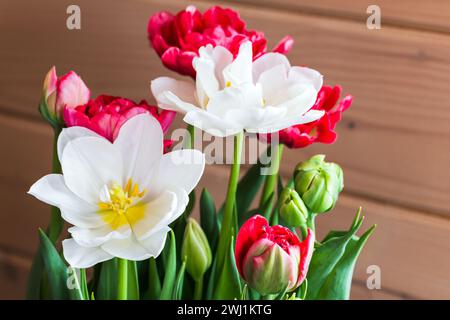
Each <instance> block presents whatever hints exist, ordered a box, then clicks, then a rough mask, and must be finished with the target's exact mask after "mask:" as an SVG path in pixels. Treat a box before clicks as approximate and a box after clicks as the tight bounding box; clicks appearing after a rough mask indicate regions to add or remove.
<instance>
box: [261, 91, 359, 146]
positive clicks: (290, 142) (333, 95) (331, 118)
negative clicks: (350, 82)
mask: <svg viewBox="0 0 450 320" xmlns="http://www.w3.org/2000/svg"><path fill="white" fill-rule="evenodd" d="M341 91H342V89H341V87H340V86H335V87H329V86H323V87H322V88H321V89H320V91H319V93H318V94H317V100H316V103H315V104H314V106H313V107H312V108H311V110H323V111H324V112H325V113H324V115H323V116H322V117H321V118H320V119H318V120H316V121H313V122H310V123H306V124H299V125H295V126H292V127H288V128H286V129H283V130H281V131H279V132H278V134H279V136H278V139H279V142H280V143H282V144H284V145H286V146H287V147H288V148H292V149H297V148H304V147H307V146H309V145H311V144H313V143H315V142H320V143H326V144H331V143H334V142H335V141H336V139H337V133H336V132H335V130H334V129H335V127H336V124H337V123H338V122H339V121H341V114H342V112H344V111H345V110H347V109H348V108H349V107H350V105H351V104H352V101H353V97H352V96H351V95H347V96H345V97H344V98H343V99H342V100H341V101H339V97H340V95H341ZM338 101H339V102H338ZM259 137H260V138H262V139H264V140H266V141H268V142H270V140H271V137H270V135H269V134H267V135H260V136H259Z"/></svg>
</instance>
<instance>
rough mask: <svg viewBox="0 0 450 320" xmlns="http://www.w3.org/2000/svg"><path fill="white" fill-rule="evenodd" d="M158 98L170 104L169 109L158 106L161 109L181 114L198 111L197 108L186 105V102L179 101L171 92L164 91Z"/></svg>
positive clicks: (189, 104)
mask: <svg viewBox="0 0 450 320" xmlns="http://www.w3.org/2000/svg"><path fill="white" fill-rule="evenodd" d="M160 98H161V99H163V100H164V101H166V102H167V103H168V104H170V107H169V108H166V107H164V106H160V107H161V108H162V109H168V110H172V111H176V112H181V113H187V112H189V111H192V110H196V109H198V107H197V106H195V105H193V104H191V103H188V102H186V101H183V100H181V99H180V98H179V97H177V96H176V95H175V94H174V93H173V92H171V91H164V92H163V93H162V94H161V95H160Z"/></svg>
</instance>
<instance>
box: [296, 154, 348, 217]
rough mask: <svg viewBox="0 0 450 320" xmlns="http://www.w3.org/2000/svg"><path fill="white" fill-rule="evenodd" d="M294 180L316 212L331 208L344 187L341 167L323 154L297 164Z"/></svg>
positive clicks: (301, 195) (307, 202)
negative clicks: (326, 160) (326, 158)
mask: <svg viewBox="0 0 450 320" xmlns="http://www.w3.org/2000/svg"><path fill="white" fill-rule="evenodd" d="M294 182H295V190H296V191H297V192H298V194H299V195H300V197H301V198H302V200H303V202H304V203H305V205H306V206H307V207H308V208H309V209H310V210H311V211H312V212H314V213H323V212H327V211H329V210H331V209H332V208H333V207H334V205H335V204H336V201H337V199H338V196H339V193H340V192H341V191H342V189H343V188H344V176H343V172H342V169H341V167H340V166H338V165H337V164H335V163H332V162H325V156H324V155H321V154H320V155H315V156H313V157H312V158H310V159H309V160H307V161H305V162H302V163H299V164H298V165H297V167H296V168H295V173H294Z"/></svg>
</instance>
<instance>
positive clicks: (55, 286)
mask: <svg viewBox="0 0 450 320" xmlns="http://www.w3.org/2000/svg"><path fill="white" fill-rule="evenodd" d="M39 237H40V241H41V245H42V251H41V255H42V260H43V261H44V267H45V271H46V273H47V276H48V281H49V285H50V289H51V292H52V297H53V299H57V300H62V299H74V300H82V299H83V294H82V292H81V290H80V287H79V281H78V279H77V277H76V272H73V273H72V274H71V276H73V277H75V283H74V288H73V289H72V288H71V289H69V283H68V276H69V275H68V267H67V266H66V264H65V263H64V261H63V260H62V258H61V256H60V255H59V253H58V251H56V248H55V247H54V245H53V243H52V242H51V241H50V239H49V238H48V237H47V235H46V234H45V232H44V231H42V229H39Z"/></svg>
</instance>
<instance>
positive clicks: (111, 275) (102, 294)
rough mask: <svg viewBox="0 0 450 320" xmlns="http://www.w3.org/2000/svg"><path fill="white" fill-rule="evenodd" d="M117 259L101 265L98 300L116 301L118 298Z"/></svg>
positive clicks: (97, 291) (96, 294)
mask: <svg viewBox="0 0 450 320" xmlns="http://www.w3.org/2000/svg"><path fill="white" fill-rule="evenodd" d="M117 277H118V275H117V258H113V259H111V260H108V261H105V262H102V263H101V266H100V271H99V278H98V280H97V290H96V291H95V297H96V299H97V300H114V299H116V298H117Z"/></svg>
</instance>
